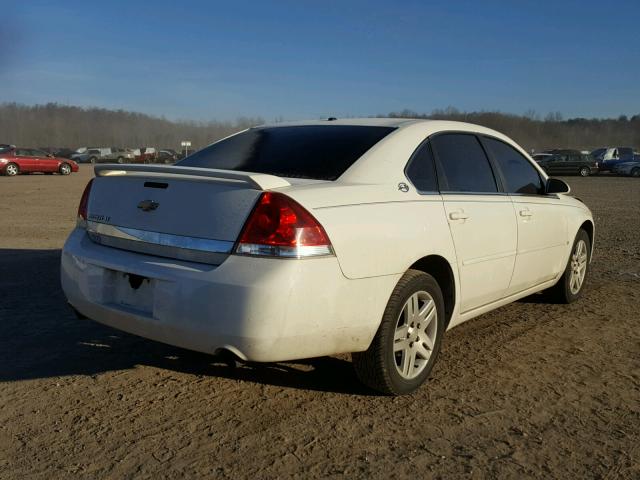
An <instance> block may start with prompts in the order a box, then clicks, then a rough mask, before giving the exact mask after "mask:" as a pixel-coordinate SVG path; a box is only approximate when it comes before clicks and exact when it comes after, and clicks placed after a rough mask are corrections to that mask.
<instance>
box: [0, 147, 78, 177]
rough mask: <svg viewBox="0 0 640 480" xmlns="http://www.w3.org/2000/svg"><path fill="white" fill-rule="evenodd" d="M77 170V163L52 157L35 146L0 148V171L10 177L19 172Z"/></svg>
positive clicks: (60, 172)
mask: <svg viewBox="0 0 640 480" xmlns="http://www.w3.org/2000/svg"><path fill="white" fill-rule="evenodd" d="M77 171H78V164H77V163H76V162H74V161H73V160H69V159H68V158H61V157H54V156H53V155H51V154H48V153H47V152H44V151H42V150H37V149H35V148H15V147H8V148H7V147H5V148H0V173H2V174H4V175H8V176H10V177H12V176H14V175H17V174H19V173H33V172H42V173H59V174H61V175H69V174H70V173H71V172H77Z"/></svg>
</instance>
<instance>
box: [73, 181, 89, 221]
mask: <svg viewBox="0 0 640 480" xmlns="http://www.w3.org/2000/svg"><path fill="white" fill-rule="evenodd" d="M92 184H93V178H92V179H91V180H89V183H87V186H86V187H84V192H82V197H81V198H80V204H79V205H78V219H77V221H76V225H77V226H78V227H80V228H87V206H88V205H89V194H90V193H91V185H92Z"/></svg>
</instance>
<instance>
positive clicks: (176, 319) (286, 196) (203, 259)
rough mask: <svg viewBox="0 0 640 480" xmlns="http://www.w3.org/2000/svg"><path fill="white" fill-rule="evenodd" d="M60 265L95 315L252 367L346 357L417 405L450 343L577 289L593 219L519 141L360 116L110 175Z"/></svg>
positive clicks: (102, 168)
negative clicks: (483, 321)
mask: <svg viewBox="0 0 640 480" xmlns="http://www.w3.org/2000/svg"><path fill="white" fill-rule="evenodd" d="M95 172H96V177H95V179H93V180H92V181H91V182H90V183H89V184H88V185H87V188H86V190H85V192H84V194H83V196H82V200H81V202H80V206H79V208H78V222H77V228H76V229H75V230H74V231H73V232H72V233H71V235H70V236H69V238H68V240H67V242H66V244H65V246H64V250H63V253H62V274H61V275H62V286H63V289H64V292H65V294H66V296H67V298H68V300H69V303H70V304H71V305H72V306H73V308H74V309H75V310H76V311H77V312H79V314H81V315H82V316H85V317H88V318H91V319H93V320H96V321H98V322H101V323H104V324H107V325H110V326H112V327H115V328H118V329H121V330H125V331H127V332H131V333H134V334H137V335H141V336H143V337H147V338H150V339H154V340H157V341H161V342H165V343H168V344H172V345H177V346H180V347H184V348H188V349H193V350H198V351H201V352H209V353H221V352H226V353H227V354H228V353H229V352H231V353H232V354H233V355H235V356H236V357H238V358H240V359H241V360H247V361H258V362H275V361H286V360H294V359H300V358H309V357H317V356H323V355H333V354H339V353H345V352H352V353H353V355H352V358H353V362H354V365H355V369H356V371H357V373H358V376H359V378H360V379H361V380H362V381H363V382H364V383H365V384H367V385H369V386H370V387H372V388H374V389H377V390H379V391H382V392H385V393H388V394H404V393H408V392H411V391H413V390H415V389H416V388H418V387H419V386H420V385H421V384H422V383H423V382H424V381H425V379H426V378H427V377H428V375H429V372H430V371H431V369H432V367H433V364H434V362H435V360H436V357H437V356H438V352H439V350H440V346H441V343H442V339H443V336H444V333H445V331H446V330H447V329H449V328H452V327H454V326H456V325H458V324H460V323H462V322H464V321H466V320H469V319H471V318H473V317H476V316H478V315H481V314H483V313H485V312H488V311H490V310H493V309H495V308H498V307H500V306H502V305H505V304H507V303H510V302H513V301H514V300H517V299H519V298H522V297H525V296H527V295H531V294H533V293H535V292H539V291H542V290H548V289H549V290H550V292H549V293H550V294H553V295H555V297H556V298H557V299H559V300H560V301H564V302H571V301H574V300H575V299H577V298H578V297H579V295H580V293H581V292H582V289H583V286H584V284H585V279H586V276H587V272H588V266H589V262H590V259H591V253H592V248H593V238H594V224H593V218H592V215H591V212H590V211H589V209H588V208H587V207H586V206H585V205H584V204H583V203H582V202H581V201H579V200H578V199H576V198H572V197H570V196H568V195H567V193H569V187H568V185H567V184H566V183H564V182H563V181H561V180H558V179H549V178H548V177H547V175H546V174H545V173H544V172H543V171H542V170H541V169H540V168H539V167H538V166H537V165H536V163H535V162H534V161H532V160H531V158H530V157H529V156H528V155H527V153H526V152H525V151H524V150H523V149H522V148H520V147H519V146H518V145H517V144H516V143H514V142H513V141H512V140H510V139H509V138H507V137H506V136H504V135H502V134H500V133H498V132H496V131H493V130H490V129H487V128H484V127H480V126H476V125H470V124H466V123H458V122H446V121H429V120H409V119H349V120H335V119H329V120H326V121H314V122H304V123H293V124H278V125H272V126H261V127H256V128H251V129H248V130H245V131H242V132H239V133H237V134H235V135H232V136H230V137H227V138H225V139H223V140H221V141H219V142H217V143H214V144H212V145H210V146H209V147H206V148H204V149H203V150H201V151H199V152H197V153H195V154H193V155H191V156H190V157H187V158H186V159H184V160H183V161H181V162H180V163H179V164H178V165H177V166H160V165H99V166H96V167H95Z"/></svg>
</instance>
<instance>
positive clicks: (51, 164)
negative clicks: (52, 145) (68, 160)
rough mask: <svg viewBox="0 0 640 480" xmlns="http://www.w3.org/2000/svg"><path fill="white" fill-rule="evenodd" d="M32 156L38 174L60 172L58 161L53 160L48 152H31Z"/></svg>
mask: <svg viewBox="0 0 640 480" xmlns="http://www.w3.org/2000/svg"><path fill="white" fill-rule="evenodd" d="M31 155H32V156H33V159H34V160H35V166H36V170H35V171H37V172H55V171H57V170H58V161H57V160H56V159H54V158H51V157H50V156H49V154H48V153H47V152H44V151H42V150H35V149H32V150H31Z"/></svg>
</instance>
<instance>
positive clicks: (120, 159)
mask: <svg viewBox="0 0 640 480" xmlns="http://www.w3.org/2000/svg"><path fill="white" fill-rule="evenodd" d="M116 162H118V163H124V158H122V157H118V159H117V160H116Z"/></svg>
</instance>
